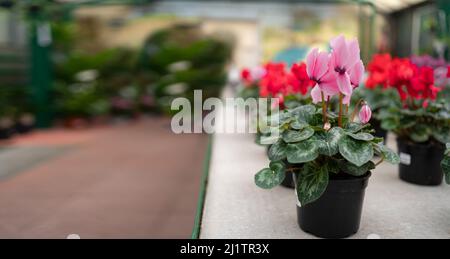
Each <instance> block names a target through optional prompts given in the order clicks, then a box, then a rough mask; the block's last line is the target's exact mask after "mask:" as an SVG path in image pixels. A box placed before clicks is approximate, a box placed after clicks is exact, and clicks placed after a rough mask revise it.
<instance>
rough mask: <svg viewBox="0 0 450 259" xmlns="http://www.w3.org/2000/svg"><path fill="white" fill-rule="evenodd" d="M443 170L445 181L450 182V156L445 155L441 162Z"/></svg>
mask: <svg viewBox="0 0 450 259" xmlns="http://www.w3.org/2000/svg"><path fill="white" fill-rule="evenodd" d="M441 167H442V171H443V172H444V176H445V182H446V183H447V184H450V156H445V157H444V159H443V160H442V162H441Z"/></svg>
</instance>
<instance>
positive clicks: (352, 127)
mask: <svg viewBox="0 0 450 259" xmlns="http://www.w3.org/2000/svg"><path fill="white" fill-rule="evenodd" d="M369 126H370V124H361V123H355V122H350V123H348V124H347V127H346V130H347V131H349V132H351V133H356V132H358V131H361V130H362V129H364V128H367V127H369Z"/></svg>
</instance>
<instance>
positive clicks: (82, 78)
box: [53, 23, 231, 118]
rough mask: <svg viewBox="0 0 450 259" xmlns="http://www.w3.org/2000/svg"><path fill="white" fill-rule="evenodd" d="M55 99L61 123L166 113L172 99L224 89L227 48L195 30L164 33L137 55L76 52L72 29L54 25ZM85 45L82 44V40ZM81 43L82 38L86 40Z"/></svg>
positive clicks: (109, 51) (133, 52) (121, 51)
mask: <svg viewBox="0 0 450 259" xmlns="http://www.w3.org/2000/svg"><path fill="white" fill-rule="evenodd" d="M53 38H54V49H53V62H54V76H55V84H54V85H55V87H54V90H55V91H54V98H55V105H56V107H55V108H56V109H55V110H56V111H57V114H58V115H59V117H60V118H68V117H87V118H91V117H94V116H100V115H107V114H112V115H120V116H124V115H125V116H131V115H133V114H135V113H138V112H141V111H149V110H151V111H159V112H164V113H170V112H171V111H170V104H171V101H172V100H173V99H174V98H176V97H187V98H190V99H191V98H193V90H194V89H201V90H203V93H204V98H206V97H210V96H218V95H219V93H220V91H221V89H222V86H224V84H225V80H226V74H225V65H226V63H227V61H228V59H229V57H230V54H231V49H230V46H228V45H227V44H225V43H223V42H221V41H219V40H215V39H212V38H208V37H205V36H203V35H201V33H200V32H199V31H198V30H197V29H192V28H191V27H179V26H175V27H173V28H169V29H165V30H162V31H159V32H157V33H155V34H153V35H151V36H149V37H148V39H147V40H146V41H145V43H144V44H143V47H142V48H141V49H140V50H134V49H126V48H114V49H105V50H102V51H99V52H97V53H94V54H92V53H89V52H84V51H83V50H81V49H77V47H76V44H75V41H76V40H80V39H77V37H76V32H75V30H74V29H73V25H72V24H70V23H66V24H64V23H58V24H53ZM82 40H83V39H82ZM84 40H85V39H84Z"/></svg>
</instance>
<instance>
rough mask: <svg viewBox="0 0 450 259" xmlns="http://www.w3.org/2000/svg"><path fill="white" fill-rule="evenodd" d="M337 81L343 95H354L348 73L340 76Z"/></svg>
mask: <svg viewBox="0 0 450 259" xmlns="http://www.w3.org/2000/svg"><path fill="white" fill-rule="evenodd" d="M336 81H337V85H338V87H339V91H341V93H343V94H344V95H352V92H353V87H352V85H351V83H350V77H349V76H348V74H347V73H344V74H338V76H337V80H336Z"/></svg>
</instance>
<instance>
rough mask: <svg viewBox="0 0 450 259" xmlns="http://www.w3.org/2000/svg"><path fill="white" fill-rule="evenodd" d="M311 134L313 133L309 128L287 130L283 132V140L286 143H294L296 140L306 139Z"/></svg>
mask: <svg viewBox="0 0 450 259" xmlns="http://www.w3.org/2000/svg"><path fill="white" fill-rule="evenodd" d="M312 135H314V130H313V129H311V128H305V129H303V130H300V131H296V130H288V131H286V132H284V133H283V140H284V141H285V142H286V143H296V142H300V141H303V140H307V139H309V138H310V137H311V136H312Z"/></svg>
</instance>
